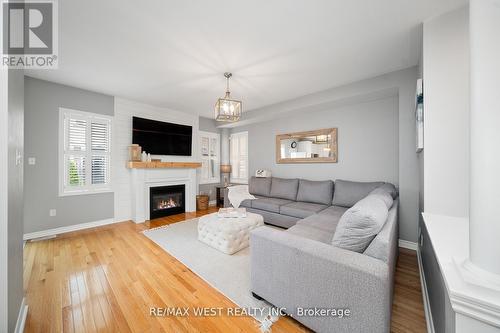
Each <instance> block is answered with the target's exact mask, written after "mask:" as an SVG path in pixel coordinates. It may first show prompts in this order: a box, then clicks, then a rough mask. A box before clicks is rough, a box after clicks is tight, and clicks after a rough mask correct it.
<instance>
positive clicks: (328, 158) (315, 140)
mask: <svg viewBox="0 0 500 333" xmlns="http://www.w3.org/2000/svg"><path fill="white" fill-rule="evenodd" d="M337 159H338V147H337V128H326V129H320V130H315V131H307V132H296V133H287V134H279V135H276V163H337Z"/></svg>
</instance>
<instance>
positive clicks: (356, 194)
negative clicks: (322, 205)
mask: <svg viewBox="0 0 500 333" xmlns="http://www.w3.org/2000/svg"><path fill="white" fill-rule="evenodd" d="M383 184H384V182H371V183H363V182H351V181H347V180H341V179H338V180H336V181H335V191H334V193H333V203H332V204H333V205H334V206H341V207H352V206H354V205H355V204H356V202H358V201H359V200H361V199H363V198H364V197H366V196H367V195H368V194H370V192H371V191H373V190H374V189H376V188H377V187H379V186H381V185H383Z"/></svg>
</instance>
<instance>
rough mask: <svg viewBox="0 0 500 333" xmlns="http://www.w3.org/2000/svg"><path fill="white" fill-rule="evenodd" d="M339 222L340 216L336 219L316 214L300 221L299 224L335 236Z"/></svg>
mask: <svg viewBox="0 0 500 333" xmlns="http://www.w3.org/2000/svg"><path fill="white" fill-rule="evenodd" d="M339 220H340V216H339V217H336V216H332V215H320V214H314V215H311V216H309V217H306V218H305V219H302V220H299V221H298V222H297V224H298V225H305V226H308V227H313V228H316V229H320V230H323V231H324V232H328V233H331V234H332V235H333V233H334V232H335V229H336V228H337V224H338V223H339Z"/></svg>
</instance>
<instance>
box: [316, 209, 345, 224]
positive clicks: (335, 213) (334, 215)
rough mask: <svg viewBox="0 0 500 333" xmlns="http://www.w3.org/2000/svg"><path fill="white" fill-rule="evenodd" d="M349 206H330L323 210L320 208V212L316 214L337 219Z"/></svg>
mask: <svg viewBox="0 0 500 333" xmlns="http://www.w3.org/2000/svg"><path fill="white" fill-rule="evenodd" d="M348 209H349V208H346V207H340V206H330V207H328V208H326V209H324V210H322V211H321V212H319V213H318V214H319V215H328V216H330V217H332V218H334V219H336V220H337V221H338V220H340V218H341V217H342V215H344V213H345V212H346V211H347V210H348Z"/></svg>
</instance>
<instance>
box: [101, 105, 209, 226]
mask: <svg viewBox="0 0 500 333" xmlns="http://www.w3.org/2000/svg"><path fill="white" fill-rule="evenodd" d="M133 116H137V117H141V118H147V119H153V120H158V121H166V122H171V123H177V124H183V125H190V126H193V146H192V156H191V157H185V156H155V158H161V159H162V160H163V161H175V162H185V161H190V162H193V161H199V158H198V149H199V148H198V116H195V115H191V114H188V113H183V112H179V111H174V110H170V109H166V108H160V107H155V106H151V105H147V104H142V103H137V102H133V101H129V100H125V99H121V98H115V117H114V123H113V140H112V145H113V146H112V162H111V165H112V167H111V170H112V176H111V178H112V186H113V190H114V192H115V221H126V220H130V219H131V217H132V203H131V171H130V170H129V169H127V168H126V162H127V161H128V146H129V145H130V144H131V143H132V117H133Z"/></svg>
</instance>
